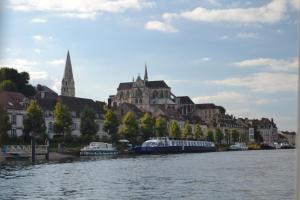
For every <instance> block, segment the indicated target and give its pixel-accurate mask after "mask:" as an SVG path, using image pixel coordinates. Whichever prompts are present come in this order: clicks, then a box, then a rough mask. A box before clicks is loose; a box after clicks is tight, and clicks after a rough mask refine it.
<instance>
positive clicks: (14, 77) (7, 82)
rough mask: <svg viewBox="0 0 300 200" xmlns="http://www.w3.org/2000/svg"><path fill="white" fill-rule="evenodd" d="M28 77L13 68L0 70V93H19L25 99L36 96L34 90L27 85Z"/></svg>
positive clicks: (25, 73)
mask: <svg viewBox="0 0 300 200" xmlns="http://www.w3.org/2000/svg"><path fill="white" fill-rule="evenodd" d="M29 80H30V76H29V74H28V73H27V72H20V73H19V72H18V71H17V70H15V69H13V68H7V67H2V68H0V92H1V91H9V92H20V93H22V94H24V95H25V96H26V97H30V96H34V95H35V94H36V90H35V88H34V87H33V86H32V85H31V84H29Z"/></svg>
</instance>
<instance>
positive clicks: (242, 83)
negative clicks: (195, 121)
mask: <svg viewBox="0 0 300 200" xmlns="http://www.w3.org/2000/svg"><path fill="white" fill-rule="evenodd" d="M5 2H6V3H4V4H5V5H6V6H5V7H4V8H3V13H4V16H6V17H7V19H8V20H7V21H9V22H11V23H13V24H14V25H18V26H15V27H14V28H12V27H11V26H10V25H9V24H8V23H7V22H6V23H4V24H5V25H7V32H6V31H3V36H4V37H3V38H2V39H3V41H4V42H3V44H4V46H3V47H4V48H3V50H2V52H1V62H0V63H1V66H8V67H14V68H17V69H18V70H21V71H28V72H29V73H30V74H31V78H32V81H31V83H33V84H34V85H36V84H37V83H40V84H43V85H47V86H49V87H50V88H52V89H54V90H55V91H56V92H58V93H60V83H61V79H62V75H63V67H64V63H65V58H66V53H67V50H68V49H69V50H70V54H71V59H72V65H73V70H74V79H75V84H76V91H77V94H76V96H78V97H84V98H91V99H97V100H101V101H106V102H107V98H108V96H109V95H110V94H115V93H116V88H117V86H118V84H119V83H120V82H130V81H132V77H133V76H134V77H135V78H136V77H137V75H138V73H140V74H143V71H144V65H145V63H147V66H148V72H149V79H150V80H165V81H166V82H167V83H168V85H170V87H172V90H173V91H174V93H176V94H177V95H181V96H185V95H186V96H190V97H191V98H192V99H193V100H194V101H195V102H197V103H215V104H217V105H222V106H224V107H225V108H226V109H227V110H228V113H229V114H233V115H236V116H237V117H249V118H253V117H256V118H260V117H268V118H271V117H273V118H274V120H275V121H276V122H277V124H278V126H279V128H280V129H282V130H285V129H287V130H295V129H296V112H295V110H296V109H295V108H296V97H297V92H296V85H297V82H296V80H297V74H296V71H297V66H298V61H297V59H296V53H297V50H296V49H297V47H296V45H295V44H296V43H295V41H296V40H297V35H296V33H297V25H298V21H297V18H296V16H297V14H296V13H297V10H298V7H295V6H294V5H296V4H293V3H292V2H293V1H282V2H283V3H278V2H276V1H264V2H258V1H251V2H252V3H251V4H249V5H248V4H246V3H241V2H239V4H236V5H232V4H230V3H233V2H237V1H230V3H224V2H221V1H201V2H194V1H188V3H187V5H183V3H182V2H180V1H176V2H175V3H173V4H174V7H173V8H172V9H171V10H172V11H170V10H167V4H166V3H165V4H162V3H159V2H155V1H151V2H152V4H151V2H150V1H134V2H136V3H137V4H138V5H140V6H141V7H139V9H135V8H134V7H131V8H128V9H127V8H123V9H124V10H122V12H121V11H120V12H119V10H118V11H116V12H111V11H107V10H104V11H103V10H101V9H100V11H99V9H98V8H95V9H98V10H95V12H96V13H98V14H96V15H95V16H92V15H90V16H87V17H86V18H84V17H83V14H86V15H87V14H91V13H92V12H91V13H86V12H84V13H80V12H81V11H80V10H79V11H76V10H75V11H74V10H70V9H69V7H70V5H69V4H68V3H66V5H63V7H62V8H61V9H62V11H57V10H55V8H54V6H53V5H52V6H51V5H49V8H47V9H45V8H44V7H40V5H39V4H38V3H37V4H34V3H32V2H33V1H32V2H31V3H32V4H30V1H29V3H23V4H22V5H21V4H20V3H19V4H18V2H17V1H5ZM78 2H80V1H78ZM95 2H96V1H95ZM153 2H155V3H153ZM212 2H214V3H212ZM81 3H82V1H81ZM82 4H84V5H86V4H85V3H82ZM20 6H23V7H20ZM26 6H27V7H26ZM86 6H88V5H86ZM25 8H26V9H27V10H26V12H24V9H25ZM197 8H198V10H199V8H202V9H206V11H207V12H213V11H219V12H221V11H222V12H224V13H228V12H230V11H231V10H233V11H234V12H237V8H239V9H244V11H245V12H247V11H249V9H250V8H253V9H255V8H256V9H257V11H259V9H263V8H269V9H271V14H270V13H267V14H268V15H269V16H270V18H268V19H269V21H260V19H259V16H257V15H255V16H254V17H253V19H251V21H248V22H245V21H242V19H241V21H237V20H234V19H226V20H225V21H222V19H221V18H218V19H210V20H203V13H200V14H199V15H197V16H194V15H193V17H191V18H189V17H186V15H184V14H182V13H180V12H179V10H181V9H183V10H186V12H188V11H190V14H195V13H196V14H197V12H196V11H197V10H196V9H197ZM229 8H231V9H229ZM22 9H23V10H22ZM234 9H236V10H234ZM272 9H273V10H272ZM233 11H232V12H233ZM68 13H69V15H68V16H67V15H64V14H68ZM70 13H73V14H74V15H73V16H71V15H70ZM99 13H101V14H99ZM166 13H169V15H167V14H166ZM272 13H273V14H274V13H275V14H276V16H273V15H272ZM75 14H78V15H77V16H76V15H75ZM143 14H146V15H145V16H144V17H141V16H142V15H143ZM171 14H172V15H171ZM275 14H274V15H275ZM137 16H139V17H141V19H139V20H137V19H136V17H137ZM161 16H162V17H161ZM76 17H81V18H80V19H78V18H76ZM195 17H197V18H195ZM166 18H168V19H166ZM194 18H195V19H194ZM121 20H123V21H121ZM164 20H165V21H164ZM108 24H110V26H108ZM57 25H61V26H57ZM62 25H65V27H63V28H61V30H60V28H57V27H62ZM78 26H80V27H82V28H78ZM16 27H18V28H16ZM21 29H22V30H23V31H22V33H23V35H22V36H21V35H20V34H19V33H18V32H20V30H21ZM80 29H82V30H80ZM84 29H86V30H84ZM220 30H221V31H220ZM69 31H71V32H69ZM8 32H9V33H10V34H8ZM120 35H121V36H120ZM199 35H200V36H199ZM87 38H89V39H87ZM74 41H76V42H74ZM274 41H276V42H274ZM278 47H280V48H278ZM185 51H186V52H185ZM237 52H238V53H237ZM87 88H88V89H87Z"/></svg>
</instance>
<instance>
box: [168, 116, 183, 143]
mask: <svg viewBox="0 0 300 200" xmlns="http://www.w3.org/2000/svg"><path fill="white" fill-rule="evenodd" d="M169 132H170V136H171V137H172V138H176V139H179V138H180V135H181V131H180V127H179V125H178V123H177V121H175V120H172V121H171V122H170V129H169Z"/></svg>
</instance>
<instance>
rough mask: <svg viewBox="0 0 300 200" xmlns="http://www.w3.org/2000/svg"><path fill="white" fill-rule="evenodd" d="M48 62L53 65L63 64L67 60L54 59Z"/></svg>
mask: <svg viewBox="0 0 300 200" xmlns="http://www.w3.org/2000/svg"><path fill="white" fill-rule="evenodd" d="M48 63H49V64H51V65H63V64H65V60H64V59H54V60H51V61H48Z"/></svg>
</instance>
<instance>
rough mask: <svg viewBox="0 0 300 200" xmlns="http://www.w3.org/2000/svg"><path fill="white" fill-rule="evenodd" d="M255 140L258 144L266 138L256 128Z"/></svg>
mask: <svg viewBox="0 0 300 200" xmlns="http://www.w3.org/2000/svg"><path fill="white" fill-rule="evenodd" d="M254 141H255V142H256V143H258V144H260V143H262V142H263V141H264V138H263V137H262V136H261V134H260V132H259V131H258V130H257V129H256V128H255V129H254Z"/></svg>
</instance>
